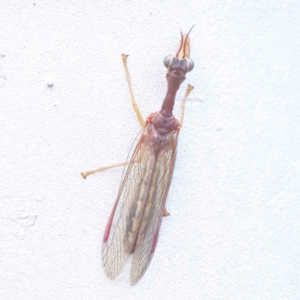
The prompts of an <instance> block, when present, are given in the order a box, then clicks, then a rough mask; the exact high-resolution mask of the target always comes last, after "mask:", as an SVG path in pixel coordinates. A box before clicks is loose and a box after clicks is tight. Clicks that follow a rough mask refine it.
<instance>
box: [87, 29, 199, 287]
mask: <svg viewBox="0 0 300 300" xmlns="http://www.w3.org/2000/svg"><path fill="white" fill-rule="evenodd" d="M192 28H193V27H192ZM192 28H191V29H190V31H191V30H192ZM190 31H189V32H188V33H187V34H185V35H183V34H182V33H181V42H180V47H179V50H178V52H177V53H176V54H175V55H169V56H167V57H166V58H165V59H164V65H165V66H166V68H167V70H168V71H167V75H166V77H167V81H168V89H167V94H166V97H165V99H164V101H163V104H162V107H161V110H160V111H159V112H155V113H152V114H150V115H149V117H148V118H147V119H146V122H145V121H144V120H143V117H142V115H141V113H140V110H139V108H138V106H137V104H136V102H135V99H134V96H133V92H132V87H131V83H130V77H129V72H128V67H127V57H128V55H125V54H123V55H122V59H123V64H124V68H125V73H126V79H127V83H128V87H129V92H130V97H131V101H132V105H133V108H134V110H135V113H136V115H137V118H138V120H139V123H140V125H141V127H142V129H141V134H140V137H139V139H138V142H137V145H136V146H135V148H134V150H133V154H132V157H131V159H129V160H128V161H127V162H125V163H121V164H116V165H112V166H107V167H102V168H99V169H96V170H93V171H88V172H85V173H82V176H83V177H84V178H86V177H87V176H88V175H90V174H93V173H96V172H99V171H103V170H107V169H110V168H114V167H119V166H127V167H125V169H124V173H123V177H122V180H121V184H120V188H119V191H118V195H117V199H116V201H115V204H114V206H113V209H112V212H111V214H110V217H109V220H108V222H107V225H106V228H105V231H104V236H103V244H102V264H103V268H104V272H105V273H106V275H107V277H108V278H110V279H114V278H116V277H117V276H118V275H119V273H120V272H121V271H122V269H123V268H124V266H125V263H126V261H127V259H128V257H129V256H130V254H133V260H132V266H131V272H130V282H131V284H132V285H134V284H136V283H137V282H138V281H139V280H140V279H141V277H142V276H143V275H144V273H145V271H146V270H147V268H148V266H149V264H150V262H151V259H152V257H153V254H154V251H155V248H156V245H157V240H158V235H159V230H160V226H161V222H162V217H163V216H167V215H169V213H168V212H167V210H166V208H165V205H166V200H167V196H168V192H169V189H170V184H171V180H172V175H173V171H174V166H175V160H176V150H177V141H178V135H179V131H180V129H181V126H182V124H183V118H184V109H185V103H186V100H187V98H188V95H189V93H190V92H191V90H192V89H193V87H192V86H191V85H189V86H188V88H187V91H186V94H185V97H184V99H183V102H182V111H181V118H180V121H178V120H177V119H176V118H175V117H174V116H173V113H172V110H173V106H174V101H175V95H176V92H177V90H178V89H179V87H180V84H181V83H182V82H183V81H184V80H185V75H186V73H187V72H189V71H191V70H192V69H193V68H194V63H193V61H192V60H191V59H190V38H189V33H190Z"/></svg>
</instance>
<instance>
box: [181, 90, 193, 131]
mask: <svg viewBox="0 0 300 300" xmlns="http://www.w3.org/2000/svg"><path fill="white" fill-rule="evenodd" d="M193 88H194V87H193V86H191V85H188V87H187V90H186V93H185V96H184V98H183V101H182V105H181V117H180V125H181V126H182V124H183V119H184V110H185V103H186V100H187V98H188V96H189V93H190V92H191V91H192V89H193Z"/></svg>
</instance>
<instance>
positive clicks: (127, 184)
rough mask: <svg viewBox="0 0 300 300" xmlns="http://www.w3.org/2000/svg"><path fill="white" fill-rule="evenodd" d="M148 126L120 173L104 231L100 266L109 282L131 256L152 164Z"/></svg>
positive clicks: (152, 149) (152, 156)
mask: <svg viewBox="0 0 300 300" xmlns="http://www.w3.org/2000/svg"><path fill="white" fill-rule="evenodd" d="M148 127H149V125H147V126H146V127H145V128H144V129H143V130H142V135H141V137H140V139H139V141H138V144H137V146H136V147H135V149H134V151H133V154H132V158H131V160H130V162H129V164H128V167H127V169H126V171H125V172H124V173H123V178H122V180H121V184H120V188H119V192H118V196H117V199H116V201H115V204H114V207H113V210H112V212H111V215H110V218H109V220H108V223H107V225H106V229H105V232H104V237H103V244H102V264H103V268H104V271H105V273H106V275H107V277H109V278H110V279H114V278H115V277H117V275H118V274H119V273H120V272H121V271H122V269H123V268H124V266H125V263H126V261H127V259H128V257H129V255H130V254H131V253H132V249H133V245H134V242H135V238H136V235H137V232H138V228H139V223H140V220H141V218H142V213H143V207H144V203H145V201H146V198H147V186H149V181H150V178H151V174H152V170H153V167H154V161H155V152H154V148H153V145H152V140H153V137H152V136H151V134H149V130H148V129H149V128H148ZM154 140H155V139H154Z"/></svg>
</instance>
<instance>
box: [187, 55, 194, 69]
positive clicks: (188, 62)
mask: <svg viewBox="0 0 300 300" xmlns="http://www.w3.org/2000/svg"><path fill="white" fill-rule="evenodd" d="M186 60H187V67H188V72H190V71H192V70H193V69H194V62H193V61H192V60H191V59H190V58H186Z"/></svg>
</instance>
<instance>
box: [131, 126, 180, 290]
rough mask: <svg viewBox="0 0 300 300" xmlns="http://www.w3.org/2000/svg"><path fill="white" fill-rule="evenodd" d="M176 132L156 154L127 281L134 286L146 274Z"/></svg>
mask: <svg viewBox="0 0 300 300" xmlns="http://www.w3.org/2000/svg"><path fill="white" fill-rule="evenodd" d="M177 139H178V131H177V130H175V131H172V132H170V133H169V134H167V135H166V136H165V137H164V139H163V140H162V141H161V143H160V146H159V148H158V150H157V153H156V159H155V165H154V167H153V171H152V178H151V181H150V185H149V189H148V195H147V199H146V202H145V206H144V212H143V216H142V219H141V221H140V226H139V231H138V235H137V237H136V242H135V243H136V244H135V251H134V254H133V261H132V267H131V273H130V282H131V284H132V285H134V284H136V283H137V282H138V281H139V280H140V279H141V277H142V276H143V275H144V273H145V272H146V270H147V268H148V266H149V264H150V262H151V259H152V257H153V254H154V251H155V248H156V244H157V240H158V235H159V230H160V226H161V221H162V216H163V211H164V208H165V204H166V200H167V196H168V192H169V188H170V184H171V180H172V175H173V170H174V166H175V160H176V150H177Z"/></svg>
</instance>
